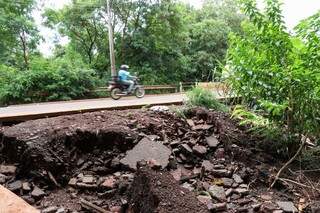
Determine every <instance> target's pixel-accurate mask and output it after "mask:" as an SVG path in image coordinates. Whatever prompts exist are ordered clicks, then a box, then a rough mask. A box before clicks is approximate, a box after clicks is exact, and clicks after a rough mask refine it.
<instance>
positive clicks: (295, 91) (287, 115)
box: [228, 0, 320, 136]
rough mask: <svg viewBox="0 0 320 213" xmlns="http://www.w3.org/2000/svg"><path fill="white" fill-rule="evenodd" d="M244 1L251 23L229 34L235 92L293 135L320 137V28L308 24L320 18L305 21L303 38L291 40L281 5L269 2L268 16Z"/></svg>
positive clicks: (229, 61)
mask: <svg viewBox="0 0 320 213" xmlns="http://www.w3.org/2000/svg"><path fill="white" fill-rule="evenodd" d="M241 2H242V9H243V11H244V12H245V14H246V15H247V16H248V17H249V20H248V21H246V22H245V23H244V24H243V31H244V34H243V35H237V34H232V35H231V36H230V48H229V50H228V65H229V68H230V72H231V78H230V80H231V83H232V87H233V89H234V90H235V91H236V92H237V93H238V94H239V95H241V96H242V97H243V99H244V100H245V101H246V102H251V103H255V104H257V105H258V107H260V108H261V109H264V110H265V112H266V114H267V115H268V117H269V118H270V119H271V120H273V121H275V122H277V123H278V124H279V125H281V126H284V127H285V128H286V129H287V130H288V133H290V134H291V135H293V134H295V133H298V134H299V135H300V136H301V134H307V135H318V136H319V131H318V129H319V126H320V120H319V115H320V112H319V109H320V108H319V106H320V101H319V100H320V99H319V98H320V96H319V85H320V81H319V80H320V73H319V68H318V65H319V58H318V57H319V56H318V53H319V50H318V49H319V48H318V47H319V28H317V27H316V28H314V26H316V25H313V24H311V25H310V24H308V23H313V21H311V20H318V19H317V18H316V19H313V18H312V19H310V20H309V21H304V22H303V23H302V24H301V25H300V27H299V29H300V30H299V33H298V36H292V35H290V34H289V33H288V32H287V30H286V27H285V25H284V22H283V18H282V15H281V3H280V1H278V0H266V1H265V4H266V7H265V10H264V11H263V12H261V11H259V10H258V9H257V7H256V1H255V0H242V1H241ZM318 26H319V25H318Z"/></svg>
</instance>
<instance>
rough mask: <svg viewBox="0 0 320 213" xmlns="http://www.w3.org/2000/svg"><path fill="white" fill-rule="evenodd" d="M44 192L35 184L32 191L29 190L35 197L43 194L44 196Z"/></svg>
mask: <svg viewBox="0 0 320 213" xmlns="http://www.w3.org/2000/svg"><path fill="white" fill-rule="evenodd" d="M45 195H46V193H45V192H44V191H42V190H41V189H40V188H39V187H37V186H35V187H34V188H33V191H32V192H31V196H32V197H33V198H35V199H40V198H42V197H43V196H45Z"/></svg>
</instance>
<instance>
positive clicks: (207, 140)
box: [0, 106, 315, 213]
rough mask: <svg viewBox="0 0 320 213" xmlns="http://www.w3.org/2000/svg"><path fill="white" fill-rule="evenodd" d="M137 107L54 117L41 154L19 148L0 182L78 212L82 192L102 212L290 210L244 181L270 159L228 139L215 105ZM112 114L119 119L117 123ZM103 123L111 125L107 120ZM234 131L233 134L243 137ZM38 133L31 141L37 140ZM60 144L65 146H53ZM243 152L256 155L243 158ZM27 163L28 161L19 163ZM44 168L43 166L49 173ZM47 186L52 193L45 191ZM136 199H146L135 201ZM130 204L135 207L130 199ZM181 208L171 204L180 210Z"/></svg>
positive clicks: (262, 174)
mask: <svg viewBox="0 0 320 213" xmlns="http://www.w3.org/2000/svg"><path fill="white" fill-rule="evenodd" d="M143 113H148V116H140V115H141V112H139V114H135V115H132V112H131V111H128V112H122V113H121V116H119V117H116V118H117V119H111V120H108V122H106V123H102V124H101V123H98V124H99V125H100V124H101V126H99V127H98V126H97V125H98V124H95V125H91V124H90V122H92V120H91V119H92V115H91V114H90V116H89V117H90V118H89V120H88V119H87V120H86V119H85V118H84V117H82V119H83V121H81V122H79V121H78V123H80V124H81V125H77V126H76V127H72V128H74V129H77V130H75V131H71V130H72V128H71V126H72V125H76V124H77V122H76V123H75V122H74V121H72V122H69V125H68V126H66V125H63V124H62V123H61V122H58V124H56V125H57V126H58V127H54V128H53V129H54V133H52V132H49V133H48V134H49V135H53V136H54V137H53V136H52V137H53V138H55V139H57V141H53V142H52V141H50V140H51V138H47V137H44V138H42V140H43V141H49V142H50V143H49V142H48V143H47V144H50V146H49V147H45V148H47V149H48V150H51V151H50V154H48V155H41V154H39V152H38V153H35V154H34V155H30V156H28V152H27V151H26V152H25V153H24V154H25V155H24V156H27V158H26V160H25V161H26V163H25V164H24V163H21V162H20V165H19V164H18V163H19V162H18V163H17V164H14V165H15V166H13V165H7V164H5V165H3V164H1V163H2V162H0V184H4V186H6V187H7V188H8V189H10V190H12V191H13V192H15V193H16V194H19V195H20V196H21V197H22V198H23V199H24V200H25V201H27V202H28V203H30V204H32V205H35V206H37V207H39V206H41V207H40V208H41V209H42V211H43V212H60V213H62V212H81V211H82V210H81V209H77V208H76V206H77V205H78V204H79V202H80V199H82V198H85V199H88V201H90V203H93V204H94V205H96V206H98V207H101V208H102V209H104V210H106V212H130V210H132V209H130V207H131V208H137V209H140V210H141V209H142V208H145V207H148V208H146V209H144V210H145V212H152V211H151V210H152V209H153V210H154V209H157V210H165V209H167V210H168V209H169V210H172V209H174V208H175V205H178V206H180V207H181V209H183V210H184V211H183V212H190V213H191V212H208V211H210V212H230V213H237V212H250V213H251V212H262V213H263V212H272V213H276V212H279V213H280V212H297V208H296V207H295V205H294V203H293V202H291V201H278V200H281V199H280V197H279V196H277V194H276V193H274V194H273V193H271V192H268V193H267V188H263V187H262V188H260V186H263V185H260V184H258V186H259V189H258V190H257V188H256V187H257V186H256V184H255V182H253V184H251V183H252V181H254V180H256V179H257V181H259V182H262V183H266V184H265V185H267V184H268V180H269V177H270V175H271V171H270V165H268V164H266V163H265V162H266V161H267V160H266V159H264V158H263V157H260V155H263V154H264V153H261V152H260V151H257V150H254V149H252V148H251V147H249V146H248V147H247V146H246V145H243V144H241V143H240V142H239V141H236V140H233V139H232V137H236V138H237V135H232V137H227V136H228V134H234V133H236V134H238V133H239V132H241V131H242V130H241V129H237V128H236V129H235V127H233V126H232V125H231V124H230V123H231V122H229V123H228V125H229V126H227V127H225V126H223V125H224V122H225V120H223V122H219V121H220V120H221V117H220V116H221V114H218V116H215V113H216V112H208V111H207V110H198V111H196V112H195V116H191V118H190V116H188V117H189V119H180V118H176V117H175V118H172V115H171V113H170V112H169V111H168V110H167V109H166V107H162V106H160V107H159V106H157V107H153V108H151V109H150V110H145V111H144V112H143ZM126 114H127V115H126ZM93 115H95V114H93ZM107 115H108V116H110V117H112V116H113V114H107ZM104 116H106V115H104V114H101V113H97V116H93V117H95V118H96V119H97V120H95V122H98V120H103V119H105V118H104ZM108 116H106V117H108ZM62 117H63V116H62ZM63 118H65V120H64V122H67V123H68V119H71V120H72V119H76V118H75V117H74V116H70V117H63ZM123 118H125V119H123ZM53 120H54V119H53ZM119 120H120V121H121V122H122V123H121V122H119V123H117V122H118V121H119ZM87 121H88V122H87ZM39 122H40V123H41V120H40V121H39ZM114 122H115V123H116V124H115V125H114V124H113V123H114ZM49 123H50V122H49ZM111 123H112V125H113V127H114V129H112V128H109V126H110V125H111ZM21 125H22V126H23V125H24V124H21ZM17 126H18V127H19V125H17ZM31 126H32V127H31ZM31 126H30V127H29V129H28V132H27V133H30V134H36V133H35V132H36V131H38V130H34V129H33V130H30V128H31V129H32V128H33V127H34V126H37V122H35V123H34V122H33V123H32V125H31ZM42 126H49V127H48V128H49V129H50V128H52V126H50V125H49V124H48V123H46V124H42V125H41V127H39V126H38V127H37V128H38V129H40V130H41V131H42V129H41V128H42ZM19 128H20V127H19ZM70 128H71V129H70ZM105 128H106V129H107V130H105ZM229 128H231V130H230V129H229ZM9 129H10V128H9ZM64 129H66V130H64ZM119 129H120V130H119ZM40 130H39V132H40ZM15 131H22V130H21V129H18V130H15ZM43 131H48V130H43ZM50 131H51V129H50ZM56 132H57V133H61V134H62V135H63V136H60V135H58V134H57V133H56ZM100 132H102V133H100ZM27 133H26V132H25V133H24V134H27ZM46 133H47V132H46ZM242 133H243V132H242ZM11 134H12V133H10V134H7V135H8V136H6V137H7V139H6V140H8V138H13V136H12V135H11ZM9 136H10V137H9ZM11 136H12V137H11ZM17 138H18V139H19V140H15V141H14V142H15V143H14V144H15V145H17V144H20V143H22V142H23V139H21V138H19V137H17ZM29 138H30V137H29ZM61 138H62V139H61ZM58 139H61V141H62V142H63V143H62V142H61V141H59V140H58ZM240 139H241V140H240V141H241V142H243V141H244V140H245V141H246V140H247V138H245V139H242V138H240ZM20 140H21V141H22V142H21V141H20ZM43 141H39V143H37V144H36V145H34V146H40V145H39V144H45V143H43ZM10 142H11V141H10ZM58 142H59V143H58ZM238 142H239V143H238ZM32 143H33V142H32ZM22 144H23V143H22ZM61 144H67V145H68V146H66V147H63V148H64V149H59V147H58V146H62V145H61ZM87 144H90V146H88V145H87ZM6 145H7V147H5V148H6V149H9V150H10V148H11V147H10V146H9V145H10V143H8V141H7V142H6ZM24 145H26V147H27V148H30V147H33V146H32V145H31V142H28V141H27V142H26V143H25V144H24ZM57 147H58V148H57ZM22 148H24V147H22ZM47 149H46V150H47ZM27 150H28V149H27ZM41 150H42V149H40V151H41ZM38 151H39V150H38ZM253 153H254V154H253ZM18 156H19V155H18ZM38 157H39V158H38ZM251 158H252V159H254V158H257V159H258V160H257V161H255V160H253V161H251ZM4 159H5V158H4ZM37 159H44V162H42V161H41V162H39V161H38V162H37ZM0 160H1V153H0ZM142 161H143V162H142ZM8 162H15V161H8ZM31 162H32V163H31ZM257 162H259V163H257ZM137 164H138V168H139V169H137ZM29 165H35V167H28V168H27V167H26V166H29ZM16 166H17V167H18V169H19V170H18V172H19V173H20V171H23V172H26V170H28V169H30V171H31V172H30V174H31V175H30V177H31V178H29V176H28V177H25V176H22V177H21V179H17V177H16V176H15V175H16V173H17V167H16ZM145 167H148V168H149V169H150V168H151V172H146V171H145V170H144V171H139V170H140V169H141V168H145ZM142 170H143V169H142ZM48 171H51V174H52V175H51V177H49V175H48ZM53 171H54V172H53ZM56 171H58V173H56ZM59 171H61V172H60V173H59ZM150 174H151V175H150ZM152 175H153V176H154V177H152ZM52 176H53V177H52ZM163 176H170V177H168V178H167V177H165V178H163ZM19 178H20V176H19ZM26 178H29V179H26ZM164 180H165V181H164ZM54 182H56V183H57V184H55V183H54ZM168 183H169V184H168ZM46 184H47V185H46ZM179 185H180V186H179ZM37 186H39V187H41V189H40V188H39V187H37ZM57 186H62V188H63V191H64V194H63V195H64V196H66V195H67V196H66V197H63V196H61V197H60V196H57V195H56V194H55V193H57V191H59V190H62V189H61V188H59V187H57ZM44 190H45V191H44ZM289 191H290V190H289ZM45 192H47V193H48V194H46V193H45ZM51 193H52V194H53V195H54V196H52V197H50V196H51ZM280 193H281V192H280ZM46 195H48V196H46ZM151 195H152V196H153V195H156V196H159V197H160V199H159V200H154V198H153V197H152V196H151ZM290 195H291V194H290ZM59 199H61V200H63V202H62V201H61V200H60V201H59V202H60V203H61V202H62V203H64V202H66V203H65V204H63V206H62V205H60V203H57V202H53V203H51V202H50V201H51V200H59ZM127 199H128V200H127ZM178 199H180V200H178ZM289 200H294V199H292V198H290V199H289ZM153 201H154V202H155V203H159V206H151V205H149V204H150V202H151V203H152V202H153ZM69 202H70V203H69ZM140 202H141V203H143V204H146V205H147V204H148V205H149V206H141V203H140ZM133 204H134V205H136V207H132V205H133ZM184 205H187V206H188V205H190V206H189V207H190V208H191V209H187V208H185V207H183V206H184ZM69 206H71V208H70V209H69ZM297 206H298V205H297ZM180 207H179V208H180ZM299 208H300V205H299ZM313 208H314V209H315V207H313ZM137 209H135V210H137ZM181 209H175V210H176V212H181V211H180V210H181ZM149 210H150V211H149ZM131 212H133V213H135V212H139V211H131ZM160 212H166V211H160ZM171 212H172V211H171ZM301 212H302V211H301Z"/></svg>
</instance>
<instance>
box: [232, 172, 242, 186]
mask: <svg viewBox="0 0 320 213" xmlns="http://www.w3.org/2000/svg"><path fill="white" fill-rule="evenodd" d="M232 178H233V180H234V181H235V182H236V183H238V184H241V183H243V180H242V178H241V177H240V176H239V175H237V174H233V175H232Z"/></svg>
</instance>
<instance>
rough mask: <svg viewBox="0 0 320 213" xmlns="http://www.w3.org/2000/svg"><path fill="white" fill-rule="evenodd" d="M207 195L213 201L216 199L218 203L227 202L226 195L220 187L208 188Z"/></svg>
mask: <svg viewBox="0 0 320 213" xmlns="http://www.w3.org/2000/svg"><path fill="white" fill-rule="evenodd" d="M209 193H210V195H211V196H212V197H213V198H214V199H216V200H218V201H220V202H224V201H226V200H227V196H226V193H225V191H224V189H223V187H221V186H216V185H212V186H210V188H209Z"/></svg>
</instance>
